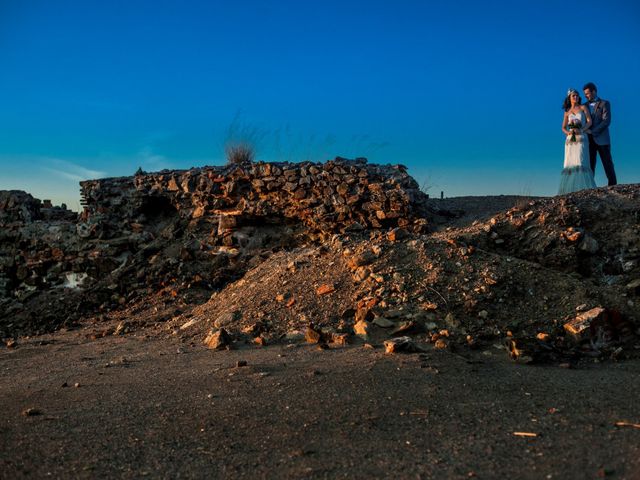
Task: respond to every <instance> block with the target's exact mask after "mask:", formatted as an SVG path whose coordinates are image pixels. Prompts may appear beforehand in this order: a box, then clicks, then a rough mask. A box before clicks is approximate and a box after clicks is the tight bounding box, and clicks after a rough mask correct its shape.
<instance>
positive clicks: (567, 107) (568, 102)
mask: <svg viewBox="0 0 640 480" xmlns="http://www.w3.org/2000/svg"><path fill="white" fill-rule="evenodd" d="M572 93H578V91H577V90H574V89H573V88H570V89H569V91H568V92H567V96H566V97H565V98H564V102H563V103H562V109H563V110H564V111H565V112H568V111H569V110H570V109H571V94H572ZM578 105H582V98H581V97H580V94H579V93H578Z"/></svg>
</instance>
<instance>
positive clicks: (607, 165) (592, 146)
mask: <svg viewBox="0 0 640 480" xmlns="http://www.w3.org/2000/svg"><path fill="white" fill-rule="evenodd" d="M598 154H600V161H601V162H602V166H603V167H604V173H605V175H606V176H607V180H608V181H609V186H611V185H616V184H617V183H618V181H617V179H616V171H615V169H614V168H613V159H612V158H611V145H598V144H597V143H596V142H595V140H594V139H593V135H589V162H590V164H591V171H592V172H593V173H594V174H595V173H596V162H597V156H598Z"/></svg>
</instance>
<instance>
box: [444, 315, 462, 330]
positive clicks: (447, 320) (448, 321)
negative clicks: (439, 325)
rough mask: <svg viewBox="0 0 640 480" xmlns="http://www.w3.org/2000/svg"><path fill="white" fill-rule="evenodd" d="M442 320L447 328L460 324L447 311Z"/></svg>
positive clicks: (453, 327) (456, 326)
mask: <svg viewBox="0 0 640 480" xmlns="http://www.w3.org/2000/svg"><path fill="white" fill-rule="evenodd" d="M444 322H445V323H446V324H447V326H448V327H449V328H452V329H455V328H458V327H459V326H460V322H459V321H458V319H457V318H456V317H455V316H454V315H453V313H451V312H449V313H447V316H446V317H444Z"/></svg>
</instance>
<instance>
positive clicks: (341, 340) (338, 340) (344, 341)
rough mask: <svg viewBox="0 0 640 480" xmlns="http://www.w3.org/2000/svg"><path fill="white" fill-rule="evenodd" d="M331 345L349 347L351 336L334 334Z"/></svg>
mask: <svg viewBox="0 0 640 480" xmlns="http://www.w3.org/2000/svg"><path fill="white" fill-rule="evenodd" d="M331 343H333V344H335V345H348V344H349V334H348V333H332V334H331Z"/></svg>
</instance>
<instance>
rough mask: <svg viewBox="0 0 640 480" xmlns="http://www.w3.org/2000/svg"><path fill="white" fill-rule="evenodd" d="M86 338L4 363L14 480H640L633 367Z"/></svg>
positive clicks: (18, 354) (61, 339)
mask: <svg viewBox="0 0 640 480" xmlns="http://www.w3.org/2000/svg"><path fill="white" fill-rule="evenodd" d="M85 334H86V332H67V333H64V332H63V333H58V334H56V335H51V336H45V337H39V338H37V339H32V340H25V341H24V342H23V343H21V344H20V345H19V346H18V348H16V349H15V350H4V351H2V352H0V371H1V372H2V373H1V375H2V389H1V390H0V403H1V404H2V405H3V420H2V427H1V428H2V435H1V437H0V438H1V440H0V458H1V462H2V465H1V471H2V477H3V478H27V477H29V478H44V477H52V478H139V477H143V476H149V477H151V478H383V477H384V478H389V477H394V478H522V479H540V478H543V479H544V478H556V479H568V478H603V477H606V478H616V479H635V478H638V476H639V475H640V460H639V459H640V429H638V428H634V427H633V426H616V425H615V424H616V422H621V421H623V422H630V423H638V422H639V421H640V417H639V416H638V408H637V399H638V398H639V396H640V382H638V371H639V367H640V362H639V361H638V360H631V361H626V362H622V363H612V362H608V363H604V364H585V365H583V366H582V367H581V368H577V369H567V368H560V367H557V366H541V367H534V366H526V365H516V364H513V363H511V362H509V361H508V360H507V357H506V355H504V352H503V351H498V350H495V351H488V352H486V353H483V354H480V353H474V354H472V355H469V356H462V355H455V354H451V353H449V352H443V351H438V350H429V351H428V352H426V353H424V354H420V355H385V354H384V353H383V352H382V351H381V350H380V349H376V350H370V349H365V348H362V347H359V346H349V347H341V348H331V349H329V350H318V349H316V347H315V346H312V345H304V344H302V345H300V344H296V345H291V346H286V345H277V346H272V347H267V348H255V347H245V348H241V349H239V350H234V351H230V352H227V351H224V352H214V351H211V350H207V349H205V348H204V347H202V346H199V345H197V346H190V345H188V344H180V343H179V342H176V341H175V340H173V341H172V340H167V339H159V338H151V337H146V336H144V335H141V334H134V335H129V336H125V337H106V338H101V339H98V340H87V339H86V337H85ZM241 360H242V361H246V362H247V366H245V367H236V364H237V362H238V361H241ZM76 384H78V386H75V385H76ZM27 409H34V410H31V413H37V414H35V415H27V414H26V413H25V412H26V411H27ZM516 432H524V433H528V434H535V435H536V436H518V435H517V434H516Z"/></svg>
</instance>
